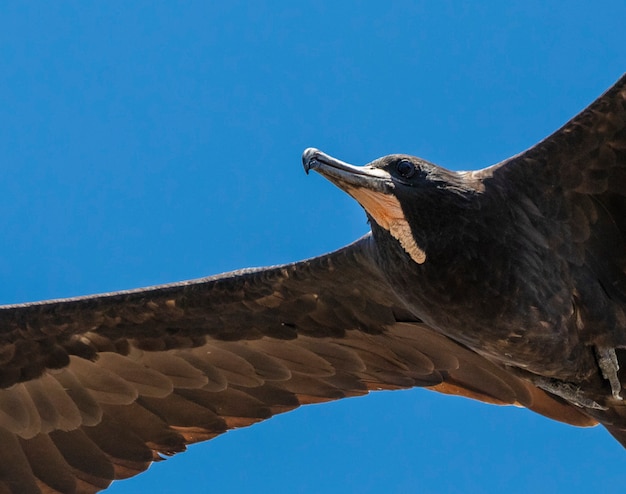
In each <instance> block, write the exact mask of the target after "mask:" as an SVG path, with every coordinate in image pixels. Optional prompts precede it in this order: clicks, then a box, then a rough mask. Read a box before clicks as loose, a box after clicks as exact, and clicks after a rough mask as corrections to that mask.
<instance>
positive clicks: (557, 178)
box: [478, 75, 626, 343]
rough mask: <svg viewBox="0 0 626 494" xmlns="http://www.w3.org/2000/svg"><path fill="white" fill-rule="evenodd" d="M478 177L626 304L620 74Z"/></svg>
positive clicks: (623, 83)
mask: <svg viewBox="0 0 626 494" xmlns="http://www.w3.org/2000/svg"><path fill="white" fill-rule="evenodd" d="M478 174H479V175H480V174H482V175H483V176H487V175H490V176H492V178H493V180H495V181H496V182H497V184H498V186H500V187H502V188H503V189H505V193H506V194H507V195H509V196H511V197H513V198H515V201H514V202H515V203H516V204H520V205H522V207H521V208H520V211H519V215H520V218H519V220H520V223H524V224H527V225H528V226H529V228H528V231H529V234H532V233H530V232H531V231H532V229H533V227H534V228H537V229H538V230H544V231H540V232H539V233H540V234H541V235H542V236H544V237H545V238H547V239H549V241H550V244H551V245H550V246H551V248H553V249H557V250H558V251H559V253H560V254H561V255H562V257H563V258H564V259H567V260H568V261H569V262H570V263H571V264H572V265H575V266H582V265H586V266H588V267H589V268H591V269H592V271H593V273H594V276H595V277H596V278H597V279H599V280H600V282H601V284H602V289H603V290H604V291H606V292H607V293H608V295H609V296H610V297H611V298H613V299H614V300H616V301H619V302H620V303H621V304H622V305H623V304H625V303H626V75H624V76H623V77H622V78H621V79H620V80H618V81H617V82H616V83H615V85H614V86H613V87H611V88H610V89H609V90H608V91H606V92H605V93H604V94H603V95H602V96H600V97H599V98H598V99H597V100H596V101H595V102H593V103H592V104H591V105H590V106H589V107H587V108H586V109H585V110H584V111H582V112H581V113H580V114H579V115H577V116H576V117H575V118H573V119H572V120H571V121H570V122H568V123H567V124H566V125H564V126H563V127H562V128H561V129H559V130H558V131H556V132H555V133H554V134H552V135H551V136H549V137H547V138H546V139H544V140H543V141H541V142H540V143H538V144H537V145H535V146H533V147H532V148H530V149H529V150H527V151H525V152H523V153H522V154H520V155H518V156H514V157H513V158H510V159H508V160H506V161H504V162H502V163H500V164H498V165H495V166H494V167H491V168H487V169H485V170H483V171H481V172H478ZM546 229H549V231H545V230H546ZM581 276H582V274H581ZM579 281H580V282H581V283H580V285H581V286H582V285H584V283H583V282H584V281H587V282H588V283H587V285H588V286H590V285H592V283H590V282H591V280H582V279H581V280H579ZM583 296H586V297H588V298H590V299H593V298H595V299H596V300H595V302H596V303H598V302H599V300H600V299H602V298H603V297H600V296H598V294H595V295H594V294H593V293H587V294H583ZM589 305H592V304H589ZM596 307H597V308H598V310H599V311H600V312H605V311H604V309H605V307H604V304H601V303H600V305H596ZM620 329H621V328H620ZM621 342H622V343H624V342H626V336H625V335H622V337H621Z"/></svg>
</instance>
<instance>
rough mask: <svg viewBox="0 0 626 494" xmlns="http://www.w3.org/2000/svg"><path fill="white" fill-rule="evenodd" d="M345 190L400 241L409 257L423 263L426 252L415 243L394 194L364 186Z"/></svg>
mask: <svg viewBox="0 0 626 494" xmlns="http://www.w3.org/2000/svg"><path fill="white" fill-rule="evenodd" d="M346 192H348V194H350V195H351V196H352V197H354V198H355V199H356V200H357V201H358V202H359V204H361V206H363V207H364V208H365V210H366V211H367V212H368V213H369V214H370V215H371V216H372V218H374V221H376V223H378V225H379V226H381V227H382V228H384V229H385V230H387V231H388V232H389V233H391V236H392V237H394V238H395V239H396V240H397V241H398V242H400V245H401V246H402V248H403V249H404V250H405V251H406V253H407V254H408V255H409V256H411V259H413V260H414V261H415V262H416V263H418V264H423V263H424V262H425V261H426V252H424V251H423V250H422V249H421V248H420V247H419V246H418V245H417V244H416V243H415V238H414V237H413V233H412V232H411V226H410V225H409V222H408V221H407V220H406V218H405V217H404V213H403V212H402V207H401V206H400V202H399V201H398V199H396V198H395V196H393V195H391V194H383V193H382V192H374V191H371V190H369V189H365V188H350V189H347V191H346Z"/></svg>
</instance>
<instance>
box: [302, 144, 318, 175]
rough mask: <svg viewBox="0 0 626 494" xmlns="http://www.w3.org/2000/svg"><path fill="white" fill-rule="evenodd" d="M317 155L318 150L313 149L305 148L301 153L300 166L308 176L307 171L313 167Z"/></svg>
mask: <svg viewBox="0 0 626 494" xmlns="http://www.w3.org/2000/svg"><path fill="white" fill-rule="evenodd" d="M318 154H319V150H317V149H315V148H306V149H305V150H304V152H303V153H302V166H304V171H305V173H306V174H307V175H308V174H309V171H311V169H312V168H313V167H314V166H315V162H316V157H317V155H318Z"/></svg>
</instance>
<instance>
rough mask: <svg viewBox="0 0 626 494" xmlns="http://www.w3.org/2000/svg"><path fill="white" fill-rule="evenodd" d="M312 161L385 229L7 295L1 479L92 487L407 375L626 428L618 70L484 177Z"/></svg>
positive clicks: (1, 357) (7, 485) (624, 193)
mask: <svg viewBox="0 0 626 494" xmlns="http://www.w3.org/2000/svg"><path fill="white" fill-rule="evenodd" d="M303 159H304V164H305V168H306V169H307V171H308V170H310V169H313V170H316V171H318V172H320V173H321V174H323V175H324V176H326V177H327V178H329V179H330V180H331V181H333V182H334V183H336V184H337V185H338V186H340V187H341V188H343V189H344V190H346V192H348V193H349V194H350V195H352V196H353V197H354V198H355V199H357V200H358V201H359V202H360V203H361V204H362V205H363V207H364V208H365V210H366V212H367V214H368V216H369V218H370V222H371V225H372V234H370V235H367V236H365V237H363V238H362V239H360V240H358V241H357V242H355V243H354V244H352V245H349V246H347V247H345V248H344V249H341V250H339V251H337V252H334V253H331V254H328V255H325V256H322V257H319V258H315V259H311V260H308V261H302V262H299V263H294V264H289V265H285V266H279V267H273V268H267V269H258V270H242V271H237V272H234V273H228V274H225V275H220V276H216V277H211V278H206V279H200V280H194V281H192V282H185V283H179V284H172V285H166V286H159V287H154V288H148V289H141V290H133V291H127V292H119V293H113V294H106V295H99V296H92V297H83V298H76V299H68V300H59V301H50V302H42V303H35V304H25V305H14V306H5V307H2V308H0V327H1V328H2V330H1V331H2V332H1V338H2V345H1V346H0V387H1V388H2V389H0V444H2V446H1V447H0V486H1V487H2V489H0V490H2V491H3V492H4V491H6V492H20V493H23V492H39V491H40V490H42V491H45V492H49V491H50V490H51V489H52V490H56V491H60V492H72V491H79V492H94V491H97V490H100V489H104V488H106V486H107V485H108V484H109V483H110V482H111V481H112V480H113V479H115V478H124V477H128V476H132V475H135V474H137V473H139V472H141V471H143V470H145V469H146V468H147V467H148V465H149V464H150V462H151V461H153V460H154V459H157V458H158V457H159V455H162V454H164V455H171V454H174V453H177V452H180V451H183V450H184V449H185V445H186V444H189V443H192V442H197V441H202V440H206V439H210V438H212V437H215V436H216V435H218V434H220V433H222V432H224V431H226V430H228V429H230V428H233V427H241V426H247V425H250V424H252V423H254V422H258V421H260V420H263V419H266V418H268V417H270V416H272V415H274V414H277V413H281V412H284V411H288V410H291V409H293V408H296V407H297V406H299V405H301V404H307V403H317V402H323V401H328V400H333V399H339V398H343V397H348V396H356V395H362V394H365V393H367V392H369V391H370V390H376V389H399V388H409V387H413V386H426V387H429V388H432V389H435V390H437V391H441V392H444V393H452V394H459V395H463V396H468V397H471V398H476V399H479V400H483V401H486V402H490V403H497V404H520V405H523V406H525V407H528V408H530V409H532V410H534V411H536V412H538V413H541V414H543V415H546V416H548V417H551V418H554V419H556V420H560V421H563V422H567V423H570V424H574V425H582V426H588V425H594V424H596V423H598V422H599V423H602V424H603V425H604V426H605V427H606V428H607V429H608V430H609V431H610V432H611V433H612V434H613V435H614V436H615V437H616V438H617V439H618V440H619V441H620V442H622V444H625V443H626V407H625V406H624V401H623V400H622V394H623V392H622V383H623V382H624V377H623V373H622V371H621V370H620V364H623V363H624V360H625V358H626V355H625V353H624V347H625V343H626V342H625V340H626V331H625V327H626V313H625V311H626V245H625V243H626V238H625V237H624V235H625V234H626V220H625V218H626V187H625V186H626V77H622V79H620V81H618V82H617V83H616V85H615V86H614V87H613V88H611V89H610V90H609V91H608V92H607V93H605V95H603V96H602V97H601V98H599V99H598V100H597V101H596V102H594V103H593V104H592V105H591V106H590V107H589V108H588V109H586V110H585V111H584V112H582V113H581V114H580V115H579V116H577V117H576V118H574V119H573V120H572V121H571V122H570V123H568V124H567V125H565V126H564V127H563V128H562V129H560V130H559V131H557V132H556V133H555V134H553V135H552V136H550V137H549V138H547V139H546V140H544V141H542V142H541V143H539V144H538V145H536V146H535V147H533V148H531V149H529V150H528V151H526V152H524V153H522V154H520V155H518V156H516V157H513V158H511V159H509V160H506V161H505V162H503V163H500V164H498V165H495V166H493V167H490V168H486V169H484V170H481V171H478V172H466V173H454V172H449V171H446V170H443V169H441V168H439V167H437V166H436V165H432V164H430V163H428V162H426V161H424V160H421V159H418V158H414V157H410V156H405V155H391V156H387V157H384V158H381V159H379V160H376V161H374V162H372V163H371V164H370V165H367V166H366V167H361V168H357V167H352V166H351V165H347V164H345V163H342V162H339V161H338V160H335V159H334V158H331V157H329V156H327V155H325V154H323V153H321V152H319V151H316V150H307V151H306V152H305V155H304V158H303Z"/></svg>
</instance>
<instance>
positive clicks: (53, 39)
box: [0, 0, 626, 494]
mask: <svg viewBox="0 0 626 494" xmlns="http://www.w3.org/2000/svg"><path fill="white" fill-rule="evenodd" d="M212 4H213V5H212ZM488 4H490V5H489V6H488ZM505 5H506V6H505ZM624 19H626V4H625V3H624V2H623V1H606V2H601V3H600V2H578V1H570V2H555V1H553V2H545V1H534V0H524V1H511V2H484V3H483V5H482V6H480V7H476V6H471V3H470V2H449V1H440V2H427V1H422V2H401V1H400V2H370V3H367V2H337V1H334V2H324V1H319V0H316V1H315V2H312V1H311V2H305V1H301V2H286V1H284V2H281V1H272V2H269V1H268V2H239V1H229V2H185V3H184V5H183V3H182V2H169V3H167V2H132V6H130V7H129V6H128V2H99V3H94V2H80V1H76V2H64V3H63V4H62V5H57V4H56V3H53V2H39V3H34V2H29V3H24V2H19V3H18V2H3V4H2V6H0V170H1V172H2V179H1V180H0V211H1V216H0V218H1V219H0V222H1V228H2V232H3V238H4V241H3V242H1V243H0V280H1V283H0V301H1V302H2V303H12V302H22V301H29V300H38V299H46V298H53V297H65V296H72V295H80V294H86V293H96V292H103V291H109V290H117V289H123V288H133V287H139V286H145V285H149V284H156V283H163V282H170V281H178V280H182V279H188V278H196V277H200V276H204V275H209V274H213V273H218V272H221V271H225V270H230V269H235V268H239V267H246V266H258V265H267V264H276V263H281V262H287V261H292V260H297V259H301V258H305V257H310V256H313V255H317V254H321V253H324V252H327V251H329V250H332V249H335V248H338V247H340V246H342V245H344V244H346V243H348V242H350V241H352V240H354V239H355V238H357V237H358V236H360V235H361V234H363V233H365V232H366V230H367V225H366V222H365V216H364V214H363V213H362V211H361V210H360V208H359V206H358V205H357V204H355V203H354V202H353V201H352V200H351V199H350V198H348V197H347V196H346V195H345V194H343V193H341V192H340V191H339V190H337V189H336V188H335V187H333V186H332V185H331V184H330V183H328V182H326V181H324V180H323V179H322V178H321V177H319V176H317V175H313V176H309V177H307V176H305V174H304V173H303V171H302V167H301V163H300V155H301V152H302V150H303V149H304V148H306V147H309V146H313V147H318V148H320V149H322V150H324V151H326V152H328V153H330V154H332V155H334V156H337V157H339V158H341V159H343V160H346V161H350V162H352V163H355V164H364V163H366V162H368V161H370V160H372V159H374V158H376V157H379V156H381V155H385V154H389V153H397V152H402V153H410V154H416V155H419V156H422V157H424V158H426V159H428V160H430V161H434V162H436V163H438V164H440V165H443V166H446V167H448V168H452V169H470V168H482V167H484V166H486V165H489V164H492V163H495V162H498V161H500V160H502V159H504V158H506V157H508V156H510V155H512V154H515V153H518V152H520V151H522V150H523V149H525V148H527V147H528V146H530V145H532V144H534V143H535V142H536V141H538V140H539V139H541V138H543V137H545V136H546V135H547V134H549V133H550V132H552V131H553V130H555V129H556V128H558V127H559V126H560V125H561V124H563V123H564V122H565V121H566V120H568V119H569V118H570V117H572V116H573V115H574V114H576V113H577V112H578V111H579V110H581V109H582V108H584V107H585V106H586V105H587V104H588V103H590V102H591V101H592V100H593V99H594V98H596V97H597V96H598V95H600V94H601V93H602V92H603V91H604V90H605V89H606V88H608V87H609V86H610V85H611V84H612V83H613V82H614V81H615V80H617V78H618V77H619V76H620V75H621V74H622V73H623V72H624V71H625V70H626V51H625V50H624V47H625V46H626V30H625V29H624ZM624 468H626V454H625V452H624V451H623V450H622V448H621V447H620V446H618V444H617V443H616V442H614V441H613V440H612V439H611V438H610V437H609V435H608V434H607V433H606V432H604V431H603V430H602V429H599V428H596V429H592V430H583V429H575V428H572V427H568V426H564V425H561V424H558V423H555V422H552V421H549V420H548V419H544V418H542V417H540V416H537V415H535V414H533V413H531V412H528V411H526V410H521V409H515V408H499V407H494V406H487V405H483V404H480V403H475V402H471V401H468V400H463V399H457V398H450V397H445V396H441V395H437V394H435V393H432V392H428V391H424V390H415V391H410V392H394V393H380V394H376V395H373V396H370V397H366V398H358V399H351V400H345V401H343V402H339V403H334V404H328V405H323V406H314V407H308V408H304V409H301V410H299V411H296V412H293V413H289V414H286V415H284V416H280V417H278V418H275V419H273V420H270V421H269V422H266V423H263V424H259V425H257V426H254V427H252V428H249V429H244V430H239V431H235V432H231V433H228V434H226V435H224V436H222V437H220V438H218V439H216V440H214V441H211V442H209V443H206V444H204V445H200V446H195V447H192V448H191V450H190V452H188V453H186V454H183V455H179V456H178V457H175V458H173V459H170V460H168V461H166V462H163V463H161V464H158V465H155V466H153V467H152V468H151V469H150V472H149V473H147V474H143V475H141V476H139V477H137V478H136V479H134V480H131V481H126V482H121V483H117V484H116V485H115V486H114V488H113V489H112V490H111V492H115V493H118V494H121V493H129V492H140V491H146V492H152V493H165V492H175V491H181V485H182V486H183V488H184V489H186V490H187V491H188V492H219V493H234V492H272V493H292V492H298V493H317V492H410V491H415V492H421V493H428V492H488V493H489V492H493V493H496V492H502V491H503V490H506V492H509V493H517V492H519V493H522V492H523V493H526V492H533V491H534V492H539V491H551V492H589V491H592V490H600V489H612V490H615V489H619V488H620V486H621V485H623V471H624Z"/></svg>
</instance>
